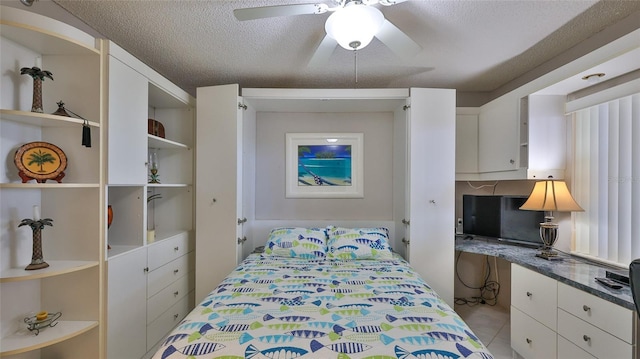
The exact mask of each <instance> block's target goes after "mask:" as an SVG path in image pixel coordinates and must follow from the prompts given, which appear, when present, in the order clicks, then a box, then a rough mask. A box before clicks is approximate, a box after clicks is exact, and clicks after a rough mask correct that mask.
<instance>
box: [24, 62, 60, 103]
mask: <svg viewBox="0 0 640 359" xmlns="http://www.w3.org/2000/svg"><path fill="white" fill-rule="evenodd" d="M20 75H29V76H31V78H33V103H32V105H31V112H39V113H42V112H43V111H42V81H44V78H45V77H48V78H50V79H51V81H53V74H52V73H51V71H47V70H41V69H40V68H39V67H37V66H34V67H31V68H29V67H23V68H21V69H20Z"/></svg>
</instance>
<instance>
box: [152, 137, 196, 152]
mask: <svg viewBox="0 0 640 359" xmlns="http://www.w3.org/2000/svg"><path fill="white" fill-rule="evenodd" d="M147 138H148V141H149V144H148V147H149V148H165V149H176V150H177V149H184V150H188V149H189V146H187V145H185V144H183V143H180V142H176V141H171V140H167V139H166V138H162V137H158V136H154V135H147Z"/></svg>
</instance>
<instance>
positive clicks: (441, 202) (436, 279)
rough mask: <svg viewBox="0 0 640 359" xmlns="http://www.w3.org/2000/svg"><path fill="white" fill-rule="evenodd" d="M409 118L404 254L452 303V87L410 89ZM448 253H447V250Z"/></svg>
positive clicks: (453, 172) (439, 293)
mask: <svg viewBox="0 0 640 359" xmlns="http://www.w3.org/2000/svg"><path fill="white" fill-rule="evenodd" d="M410 105H411V107H410V109H409V114H408V120H407V142H408V144H409V145H408V149H409V152H408V155H407V160H408V166H407V167H408V168H407V172H406V174H405V175H406V176H407V177H408V179H409V182H408V186H407V189H408V191H407V193H406V197H405V198H404V200H405V202H406V203H407V204H408V208H409V212H408V213H405V215H404V216H403V217H404V218H407V219H408V220H409V225H408V226H407V227H408V228H407V234H406V237H407V239H408V240H409V242H408V247H409V249H408V251H409V254H408V255H407V259H408V260H409V262H410V263H411V266H412V267H413V268H414V269H415V270H416V271H417V272H418V274H420V276H422V278H423V279H424V280H425V281H426V282H427V283H429V285H430V286H431V287H432V288H433V289H434V290H435V291H436V292H437V293H438V295H440V297H441V298H442V299H444V300H445V301H446V302H447V303H448V304H449V305H451V306H453V282H454V276H453V274H454V272H453V271H454V268H453V253H454V241H453V240H449V239H452V236H453V231H452V228H453V226H454V223H455V220H454V217H455V215H454V202H455V188H454V187H455V167H454V166H455V165H454V164H455V152H454V151H455V148H454V143H455V91H454V90H442V89H416V88H412V89H411V96H410ZM447 253H448V254H450V256H448V255H447Z"/></svg>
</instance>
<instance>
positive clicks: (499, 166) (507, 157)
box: [478, 96, 520, 172]
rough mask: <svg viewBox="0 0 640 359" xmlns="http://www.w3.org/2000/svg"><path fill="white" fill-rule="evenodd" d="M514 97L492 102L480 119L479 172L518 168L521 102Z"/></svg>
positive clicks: (482, 111) (484, 108)
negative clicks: (519, 107) (512, 99)
mask: <svg viewBox="0 0 640 359" xmlns="http://www.w3.org/2000/svg"><path fill="white" fill-rule="evenodd" d="M510 100H511V97H508V96H507V97H506V98H505V99H502V98H501V99H498V100H495V101H493V102H490V103H488V104H486V105H484V106H482V108H481V109H480V115H479V118H478V170H479V171H480V172H499V171H513V170H516V169H517V168H518V165H519V164H518V158H519V149H520V148H519V143H518V142H519V136H518V118H519V116H518V102H517V101H510Z"/></svg>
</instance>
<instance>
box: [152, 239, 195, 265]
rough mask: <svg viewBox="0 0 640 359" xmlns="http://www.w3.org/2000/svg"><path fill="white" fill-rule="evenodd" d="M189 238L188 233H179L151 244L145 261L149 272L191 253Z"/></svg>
mask: <svg viewBox="0 0 640 359" xmlns="http://www.w3.org/2000/svg"><path fill="white" fill-rule="evenodd" d="M189 237H190V236H189V232H180V233H178V234H176V235H174V236H173V237H169V238H167V239H165V240H162V241H160V242H156V243H154V244H151V245H150V246H149V252H148V253H149V254H148V259H147V265H148V266H149V270H150V271H152V270H154V269H156V268H158V267H160V266H162V265H165V264H167V263H169V262H171V261H172V260H174V259H176V258H178V257H180V256H183V255H185V254H187V253H189V252H191V250H192V244H191V241H190V240H189Z"/></svg>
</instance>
